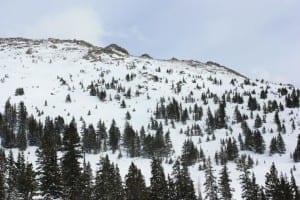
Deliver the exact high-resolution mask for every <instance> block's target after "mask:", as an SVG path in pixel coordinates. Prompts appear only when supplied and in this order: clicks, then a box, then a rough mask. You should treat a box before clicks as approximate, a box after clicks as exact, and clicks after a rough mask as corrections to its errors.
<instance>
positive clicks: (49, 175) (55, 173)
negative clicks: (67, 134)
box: [36, 121, 62, 199]
mask: <svg viewBox="0 0 300 200" xmlns="http://www.w3.org/2000/svg"><path fill="white" fill-rule="evenodd" d="M46 124H48V125H47V126H50V124H51V123H50V121H48V122H47V121H46ZM46 124H45V134H44V135H43V137H42V139H41V145H40V146H39V148H38V150H37V152H36V154H37V175H38V176H37V177H38V180H39V189H40V191H41V193H42V196H43V197H44V198H45V199H52V198H53V199H55V198H61V197H62V182H61V181H62V180H61V170H60V168H59V165H58V158H57V148H56V144H55V140H53V135H52V134H51V133H52V132H51V131H49V130H51V128H50V129H49V128H47V126H46Z"/></svg>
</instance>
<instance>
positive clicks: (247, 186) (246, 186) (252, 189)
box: [240, 169, 260, 200]
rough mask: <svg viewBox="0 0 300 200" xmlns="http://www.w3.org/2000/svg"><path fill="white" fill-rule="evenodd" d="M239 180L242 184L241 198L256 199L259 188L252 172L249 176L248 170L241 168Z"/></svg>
mask: <svg viewBox="0 0 300 200" xmlns="http://www.w3.org/2000/svg"><path fill="white" fill-rule="evenodd" d="M240 181H241V186H242V198H243V199H245V200H258V199H260V188H259V185H258V184H257V183H256V179H255V176H254V173H252V176H251V177H250V172H249V171H248V170H247V169H244V170H243V173H242V175H240Z"/></svg>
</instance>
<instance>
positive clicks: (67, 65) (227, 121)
mask: <svg viewBox="0 0 300 200" xmlns="http://www.w3.org/2000/svg"><path fill="white" fill-rule="evenodd" d="M0 93H1V98H0V113H2V115H3V116H4V115H5V112H6V109H5V105H6V104H7V102H8V101H9V102H10V104H11V105H14V104H15V105H16V108H17V109H18V108H19V106H18V105H19V103H20V102H24V105H25V106H26V111H27V113H28V114H27V117H29V116H30V115H33V118H35V119H37V120H40V121H41V123H44V122H45V119H46V117H47V116H50V118H53V119H54V118H55V117H57V116H61V117H62V118H63V119H64V122H65V123H66V124H69V123H70V121H71V120H72V118H74V119H75V120H76V123H77V129H78V132H79V134H80V135H81V138H83V134H84V132H85V129H87V128H88V127H89V125H90V124H92V125H93V127H94V129H95V130H96V129H97V127H98V126H97V125H98V124H99V123H98V122H99V120H101V121H102V122H104V123H105V126H106V128H107V130H108V129H109V128H110V126H111V123H112V121H113V119H114V120H115V122H116V126H117V127H118V128H119V130H120V132H121V138H120V141H119V143H118V145H117V147H116V152H114V153H113V149H112V147H111V146H110V145H108V146H107V149H103V147H101V148H100V147H99V149H97V150H94V149H92V150H91V151H88V150H87V151H86V152H87V153H85V160H86V161H88V162H90V164H91V167H92V169H93V174H94V175H95V172H96V170H97V169H98V167H99V166H98V165H97V164H98V163H99V159H100V156H104V155H106V154H108V155H109V158H110V160H111V161H113V162H114V163H117V164H118V166H119V168H120V174H121V177H122V179H123V180H124V177H125V175H126V174H127V173H128V168H129V166H130V164H131V162H134V163H135V164H136V165H137V167H138V168H140V169H141V171H142V174H143V175H144V176H145V181H146V185H147V186H149V185H150V177H151V166H150V162H151V157H152V156H154V155H157V154H159V157H162V158H163V162H162V163H163V167H164V170H165V173H166V175H167V174H170V175H171V173H172V166H173V164H174V161H175V160H176V159H177V158H178V157H182V153H183V146H184V143H185V141H192V142H193V143H194V145H195V146H196V148H197V150H198V151H199V152H200V151H201V150H202V151H203V152H202V153H203V154H204V156H203V155H202V156H201V155H197V158H196V159H195V160H193V159H192V160H189V161H190V163H189V164H188V166H189V172H190V176H191V178H192V180H193V183H194V187H195V191H196V193H198V192H199V191H198V190H199V188H201V192H202V196H203V197H204V196H205V194H206V193H205V186H204V185H203V184H204V183H205V170H204V168H205V167H204V165H205V163H206V161H207V159H208V157H210V159H211V162H212V166H213V169H214V170H215V171H214V175H215V176H216V177H217V178H219V174H220V171H221V169H222V167H223V165H222V164H224V163H222V162H226V163H227V167H228V169H229V175H230V178H231V179H232V182H231V186H232V187H233V188H234V189H235V191H234V192H233V197H234V199H241V196H242V188H241V184H240V182H241V181H240V179H239V177H240V175H241V174H242V171H241V170H239V169H237V168H238V167H237V163H238V162H243V161H241V160H242V159H241V157H243V156H242V155H247V156H248V155H250V157H251V158H252V160H253V162H254V163H253V166H250V167H249V171H250V172H252V171H253V172H254V174H255V176H256V181H257V183H258V184H260V185H264V184H265V174H266V173H267V172H268V171H269V170H270V167H271V164H272V162H274V163H275V165H276V168H277V170H278V172H279V174H280V172H282V173H283V174H286V176H287V177H290V170H292V171H293V174H294V176H295V179H296V181H297V184H300V162H294V160H293V156H292V154H293V152H294V151H295V148H296V146H297V138H298V134H299V133H300V116H299V96H300V95H299V90H298V89H297V88H294V87H293V86H292V85H285V84H279V83H269V82H267V81H266V80H249V79H248V78H247V77H245V76H242V75H240V74H239V73H237V72H234V71H232V70H230V69H228V68H226V67H223V66H221V65H219V64H217V63H214V62H207V63H202V62H199V61H193V60H177V59H174V58H173V59H170V60H156V59H153V58H151V57H150V56H149V55H146V54H144V55H143V56H132V55H130V54H129V53H128V52H127V51H126V50H125V49H123V48H121V47H119V46H117V45H110V46H108V47H105V48H100V47H96V46H93V45H91V44H88V43H86V42H84V41H77V40H57V39H48V40H29V39H22V38H10V39H0ZM222 110H223V111H224V113H222V112H221V111H222ZM237 110H238V111H239V113H240V115H238V114H237ZM208 113H211V116H212V118H213V120H212V121H210V119H209V118H210V117H211V116H209V114H208ZM237 115H238V116H237ZM240 118H241V119H240ZM278 119H279V120H278ZM0 121H1V120H0ZM126 122H128V123H129V124H130V125H131V126H132V128H133V130H134V131H136V134H137V135H139V137H140V139H141V143H144V142H145V141H142V140H143V137H142V136H141V131H140V130H141V128H142V126H143V127H144V130H145V133H144V134H145V135H148V134H149V135H153V136H154V135H156V134H158V133H157V132H158V130H159V128H158V127H159V126H160V125H159V124H160V123H161V125H162V130H163V133H162V135H163V137H165V134H166V133H167V132H169V136H170V139H171V147H170V148H171V149H170V151H169V153H166V154H165V153H161V152H160V151H157V152H156V150H155V152H154V155H151V150H150V153H149V151H148V152H146V150H144V149H145V146H143V145H142V146H141V152H140V153H138V154H131V153H130V151H129V150H128V149H129V147H128V146H126V145H125V144H124V143H125V142H124V138H125V136H124V134H123V132H124V128H126V127H125V124H126ZM155 124H156V125H155ZM157 124H158V125H157ZM245 124H247V125H245ZM84 125H85V126H84ZM245 126H246V127H245ZM1 130H2V129H0V131H1ZM257 132H259V135H261V136H262V138H263V141H264V142H263V143H264V144H265V145H263V143H259V144H258V145H257V144H256V143H255V142H256V140H255V139H253V138H255V137H256V136H257V135H258V133H257ZM15 134H17V131H16V133H15ZM26 134H28V133H26ZM247 134H250V135H251V136H249V135H247ZM0 135H1V137H2V139H1V140H2V145H3V144H4V143H5V141H4V143H3V140H4V139H3V137H4V136H3V133H1V134H0ZM279 135H280V136H279ZM248 136H249V137H251V138H252V139H251V141H250V142H249V141H247V137H248ZM28 137H29V136H28V135H27V139H28ZM61 137H62V136H61ZM144 137H145V136H144ZM280 137H282V139H283V141H284V143H285V145H284V147H285V150H283V149H279V150H278V151H277V150H274V152H272V150H271V153H270V148H269V147H270V144H271V140H272V138H277V140H280V139H279V138H280ZM229 138H230V140H232V142H233V141H234V142H233V143H235V142H236V145H237V147H238V155H234V156H233V158H232V159H230V158H229V157H228V156H229V153H228V152H227V154H226V156H227V157H226V158H224V157H222V155H224V154H222V150H221V147H222V149H223V151H225V152H226V149H228V148H229V147H228V139H229ZM222 140H223V142H222ZM225 140H226V141H225ZM81 142H84V141H81ZM105 142H106V141H105ZM165 142H166V141H165ZM273 142H274V141H273ZM222 143H223V145H222ZM166 144H167V142H166ZM105 145H107V144H105ZM226 145H227V146H226ZM259 145H261V146H265V148H264V149H263V150H262V151H260V148H261V146H259ZM3 146H4V147H6V148H5V151H6V153H7V154H8V152H9V150H10V149H13V152H14V156H15V158H17V152H18V148H17V147H18V146H14V145H12V146H5V145H3ZM37 146H38V145H30V144H29V141H27V145H26V148H25V149H26V150H25V159H28V160H29V162H32V163H33V165H34V166H36V162H35V161H36V153H35V151H36V149H37V148H38V147H37ZM102 146H103V141H102ZM258 146H259V147H258ZM275 146H276V144H275ZM9 147H12V148H9ZM200 149H201V150H200ZM89 150H90V149H89ZM281 150H282V151H281ZM199 152H198V154H200V153H199ZM223 153H224V152H223ZM62 154H63V152H59V153H58V155H59V156H61V155H62ZM121 155H122V156H121ZM224 159H225V160H226V161H224ZM81 161H82V159H81ZM172 161H173V162H172ZM245 162H247V161H245Z"/></svg>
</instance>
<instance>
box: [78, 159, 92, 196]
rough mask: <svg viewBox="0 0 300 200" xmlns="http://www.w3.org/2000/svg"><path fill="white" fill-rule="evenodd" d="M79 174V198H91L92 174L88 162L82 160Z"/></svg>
mask: <svg viewBox="0 0 300 200" xmlns="http://www.w3.org/2000/svg"><path fill="white" fill-rule="evenodd" d="M82 171H83V172H82V174H81V194H80V199H87V200H90V199H92V195H93V182H92V180H93V174H92V168H91V165H90V163H89V162H88V163H86V162H85V159H84V161H83V170H82Z"/></svg>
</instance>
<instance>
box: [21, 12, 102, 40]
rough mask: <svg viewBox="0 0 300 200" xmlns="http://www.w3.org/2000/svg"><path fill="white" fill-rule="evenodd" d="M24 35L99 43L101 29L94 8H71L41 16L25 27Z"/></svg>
mask: <svg viewBox="0 0 300 200" xmlns="http://www.w3.org/2000/svg"><path fill="white" fill-rule="evenodd" d="M26 36H28V37H33V38H48V37H53V38H60V39H81V40H86V41H88V42H91V43H94V44H96V45H100V44H101V42H102V36H103V30H102V27H101V24H100V22H99V18H98V16H97V14H96V13H95V11H94V10H92V9H90V8H72V9H70V10H67V11H65V12H63V13H59V14H56V13H55V14H53V15H52V14H51V15H47V16H44V17H42V18H41V19H39V20H38V21H37V22H36V23H35V24H33V25H31V26H29V27H28V28H27V31H26Z"/></svg>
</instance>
